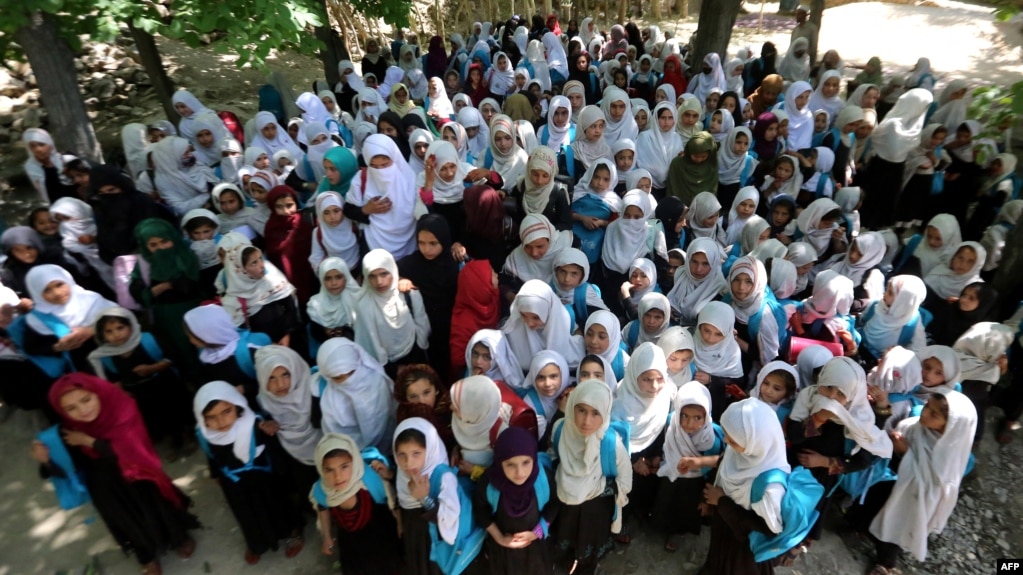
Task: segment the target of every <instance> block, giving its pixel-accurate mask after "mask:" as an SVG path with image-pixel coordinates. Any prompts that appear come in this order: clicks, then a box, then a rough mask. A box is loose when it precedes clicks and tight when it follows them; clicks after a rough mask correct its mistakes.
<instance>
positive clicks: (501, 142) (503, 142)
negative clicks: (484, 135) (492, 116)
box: [494, 132, 515, 154]
mask: <svg viewBox="0 0 1023 575" xmlns="http://www.w3.org/2000/svg"><path fill="white" fill-rule="evenodd" d="M494 146H496V147H497V151H499V152H501V153H502V154H507V153H509V152H511V151H512V148H513V147H514V146H515V140H513V139H512V137H511V135H509V134H506V133H504V132H497V133H495V134H494Z"/></svg>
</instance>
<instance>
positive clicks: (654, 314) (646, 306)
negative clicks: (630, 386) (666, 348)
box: [622, 291, 671, 353]
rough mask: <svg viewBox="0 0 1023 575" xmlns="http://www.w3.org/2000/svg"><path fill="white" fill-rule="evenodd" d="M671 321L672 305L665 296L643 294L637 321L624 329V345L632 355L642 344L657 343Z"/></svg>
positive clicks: (637, 311) (638, 308) (649, 293)
mask: <svg viewBox="0 0 1023 575" xmlns="http://www.w3.org/2000/svg"><path fill="white" fill-rule="evenodd" d="M670 321H671V304H670V303H668V298H667V297H665V296H664V294H660V293H657V292H654V291H650V292H647V293H645V294H643V297H641V298H640V299H639V305H638V306H636V319H634V320H632V321H630V322H629V323H627V324H626V325H625V327H623V328H622V343H623V344H624V345H625V347H626V348H627V349H628V350H629V353H632V350H634V349H636V347H637V346H639V345H640V344H643V343H646V342H651V343H657V340H659V339H660V338H661V336H662V335H663V334H664V331H665V330H666V329H668V325H669V324H670Z"/></svg>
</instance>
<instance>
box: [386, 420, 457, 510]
mask: <svg viewBox="0 0 1023 575" xmlns="http://www.w3.org/2000/svg"><path fill="white" fill-rule="evenodd" d="M408 429H414V430H416V431H418V432H420V433H422V434H423V435H424V436H425V437H426V458H425V459H424V462H423V468H422V469H420V470H419V474H420V475H423V476H425V477H430V476H431V475H433V471H434V470H435V469H436V468H437V466H438V465H447V464H448V452H447V449H445V448H444V442H443V441H441V438H440V435H438V434H437V429H436V428H435V427H434V426H433V425H432V424H431V423H430V422H429V421H427V420H425V419H423V418H421V417H410V418H408V419H406V420H404V421H402V422H401V423H399V424H398V427H397V428H395V430H394V439H397V438H398V436H399V435H401V434H402V432H404V431H406V430H408ZM391 447H392V448H393V450H395V451H397V447H398V446H397V445H396V444H395V443H394V442H393V440H392V443H391ZM395 475H396V476H397V477H396V478H395V482H394V484H395V486H396V487H397V491H398V504H399V505H401V507H402V509H419V508H420V507H421V506H422V504H421V503H419V500H418V499H416V498H415V497H413V496H412V494H411V493H410V492H409V489H408V486H409V480H410V477H409V476H408V474H407V473H405V471H404V470H403V469H402V468H401V466H400V465H399V466H398V468H397V471H396V473H395ZM442 491H443V490H442Z"/></svg>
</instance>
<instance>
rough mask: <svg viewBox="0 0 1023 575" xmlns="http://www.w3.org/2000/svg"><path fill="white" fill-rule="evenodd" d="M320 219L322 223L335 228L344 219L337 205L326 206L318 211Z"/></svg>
mask: <svg viewBox="0 0 1023 575" xmlns="http://www.w3.org/2000/svg"><path fill="white" fill-rule="evenodd" d="M320 219H321V220H323V223H324V224H326V225H328V226H330V227H332V228H336V227H337V226H338V225H339V224H340V223H341V221H342V220H344V219H345V213H344V211H342V210H341V208H340V207H338V206H328V207H326V208H324V210H323V212H321V213H320Z"/></svg>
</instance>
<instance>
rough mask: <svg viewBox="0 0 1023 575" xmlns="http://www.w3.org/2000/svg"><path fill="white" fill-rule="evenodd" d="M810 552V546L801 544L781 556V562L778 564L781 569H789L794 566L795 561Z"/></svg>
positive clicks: (804, 543)
mask: <svg viewBox="0 0 1023 575" xmlns="http://www.w3.org/2000/svg"><path fill="white" fill-rule="evenodd" d="M809 552H810V546H809V545H808V544H807V543H806V542H803V543H801V544H799V545H798V546H796V547H793V548H792V549H789V550H788V552H787V553H785V554H784V555H782V556H781V561H780V562H779V563H778V564H779V565H781V566H782V567H791V566H792V565H793V564H795V562H796V559H799V558H800V557H801V556H802V555H805V554H806V553H809Z"/></svg>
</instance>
